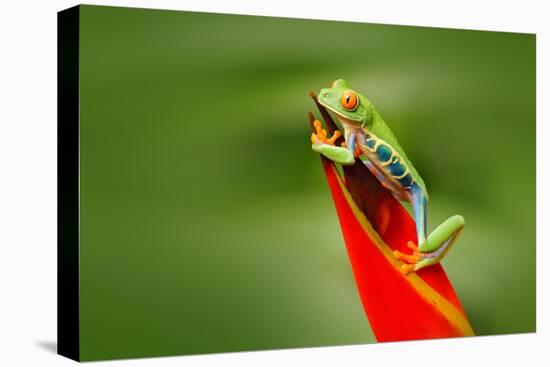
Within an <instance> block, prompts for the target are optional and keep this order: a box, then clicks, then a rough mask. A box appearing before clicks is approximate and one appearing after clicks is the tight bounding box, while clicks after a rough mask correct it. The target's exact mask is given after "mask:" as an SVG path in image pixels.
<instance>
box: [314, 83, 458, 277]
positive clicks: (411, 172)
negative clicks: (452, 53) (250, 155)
mask: <svg viewBox="0 0 550 367" xmlns="http://www.w3.org/2000/svg"><path fill="white" fill-rule="evenodd" d="M317 100H318V102H319V104H321V105H322V106H323V107H324V108H326V109H327V110H328V111H329V112H330V113H331V114H332V115H334V116H335V117H336V120H337V121H338V122H339V125H341V127H342V128H343V131H344V134H343V137H344V142H343V143H342V144H341V146H337V145H336V144H335V143H336V141H337V139H338V138H339V137H340V136H341V134H342V133H341V132H340V131H339V130H336V131H335V132H334V133H333V134H332V136H331V137H329V136H328V133H327V131H326V130H325V129H323V127H322V125H321V123H320V121H319V120H315V121H314V127H315V132H314V133H312V135H311V148H312V150H313V151H315V152H317V153H319V154H321V155H323V156H324V157H326V158H328V159H329V160H331V161H333V162H335V163H338V164H341V165H353V164H361V163H362V164H364V165H365V166H366V167H367V168H368V170H369V171H370V172H371V173H372V174H373V175H374V176H375V177H376V179H377V180H378V181H379V182H380V183H381V185H382V186H383V187H384V188H385V189H387V190H389V191H390V192H391V194H393V196H394V197H395V198H396V199H397V200H399V201H404V202H408V203H410V204H411V207H412V210H411V211H412V216H413V218H414V221H415V227H416V235H417V241H416V242H417V243H414V241H408V242H407V244H406V246H407V248H408V249H409V250H410V251H411V252H410V253H404V252H401V251H399V250H394V251H393V255H394V257H395V258H397V259H398V260H400V261H401V271H402V273H403V274H405V275H407V274H409V273H411V272H416V271H418V270H420V269H423V268H425V267H428V266H431V265H434V264H438V263H440V262H441V260H442V259H443V258H444V257H445V256H446V254H447V253H448V251H449V249H450V248H451V246H452V245H453V244H454V243H455V242H456V240H457V238H458V236H459V235H460V233H461V232H462V230H463V228H464V225H465V219H464V217H463V216H461V215H458V214H457V215H453V216H451V217H449V218H448V219H447V220H445V221H444V222H443V223H441V224H440V225H439V226H438V227H437V228H436V229H434V230H433V231H432V232H431V233H430V234H429V235H427V227H428V226H427V210H428V190H427V187H426V184H425V183H424V180H423V179H422V177H421V176H420V174H419V173H418V171H417V170H416V168H415V167H414V166H413V164H412V163H411V161H410V159H409V158H408V157H407V155H406V154H405V151H404V150H403V148H402V147H401V146H400V145H399V143H398V141H397V139H396V138H395V136H394V134H393V133H392V131H391V130H390V128H389V126H388V125H387V124H386V122H385V121H384V119H383V118H382V116H381V115H380V113H379V112H378V110H377V109H376V108H375V107H374V105H373V104H372V102H371V101H370V100H369V99H367V98H366V97H365V96H364V95H362V94H360V93H358V92H357V91H355V90H354V89H352V88H351V86H350V85H349V83H348V82H347V81H346V80H344V79H336V80H335V81H334V82H333V83H332V84H331V85H330V87H329V88H323V89H321V91H320V92H319V94H318V96H317Z"/></svg>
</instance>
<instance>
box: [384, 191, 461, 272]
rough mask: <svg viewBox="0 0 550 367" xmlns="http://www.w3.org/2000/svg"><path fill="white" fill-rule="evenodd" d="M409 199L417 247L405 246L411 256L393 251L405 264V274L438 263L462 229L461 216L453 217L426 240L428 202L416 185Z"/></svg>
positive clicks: (411, 244)
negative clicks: (409, 250)
mask: <svg viewBox="0 0 550 367" xmlns="http://www.w3.org/2000/svg"><path fill="white" fill-rule="evenodd" d="M411 198H412V200H411V201H412V207H413V214H414V219H415V222H416V233H417V237H418V245H415V244H414V243H413V242H412V241H409V243H408V244H407V246H408V247H409V248H410V249H411V250H413V253H412V254H411V255H407V254H403V253H401V252H400V251H397V250H395V251H394V255H395V257H397V258H398V259H400V260H402V261H404V262H405V264H403V265H402V267H401V269H402V270H403V272H404V273H405V274H407V273H409V272H411V271H417V270H420V269H422V268H424V267H426V266H430V265H433V264H437V263H439V262H440V261H441V260H442V259H443V257H445V255H446V254H447V252H448V251H449V249H450V248H451V246H452V245H453V244H454V243H455V241H456V239H457V238H458V236H459V235H460V233H461V232H462V229H463V228H464V218H463V217H462V216H461V215H454V216H452V217H450V218H448V219H447V220H446V221H445V222H443V223H442V224H440V225H439V226H438V227H437V228H436V229H435V230H434V231H433V232H432V233H431V234H430V235H429V236H428V238H426V228H427V224H426V215H427V202H428V201H427V198H426V195H425V194H424V192H423V191H422V190H420V189H419V187H418V186H417V185H416V183H415V184H413V186H412V187H411Z"/></svg>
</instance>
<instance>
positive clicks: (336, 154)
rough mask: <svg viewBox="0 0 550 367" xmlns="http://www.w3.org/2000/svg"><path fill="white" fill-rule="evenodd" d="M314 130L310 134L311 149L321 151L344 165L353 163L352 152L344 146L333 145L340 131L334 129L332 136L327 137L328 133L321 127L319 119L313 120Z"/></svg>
mask: <svg viewBox="0 0 550 367" xmlns="http://www.w3.org/2000/svg"><path fill="white" fill-rule="evenodd" d="M313 127H314V128H315V132H314V133H312V134H311V149H313V150H314V151H316V152H318V153H321V154H322V155H324V156H325V157H327V158H328V159H330V160H331V161H334V162H336V163H340V164H344V165H352V164H354V163H355V157H354V155H353V152H351V151H350V150H349V149H347V148H345V147H337V146H335V145H334V143H335V142H336V139H338V138H339V137H340V136H341V135H342V133H340V131H338V130H336V131H335V132H334V134H332V137H330V138H329V137H328V133H327V131H326V130H325V129H323V127H322V125H321V121H319V120H315V121H314V122H313Z"/></svg>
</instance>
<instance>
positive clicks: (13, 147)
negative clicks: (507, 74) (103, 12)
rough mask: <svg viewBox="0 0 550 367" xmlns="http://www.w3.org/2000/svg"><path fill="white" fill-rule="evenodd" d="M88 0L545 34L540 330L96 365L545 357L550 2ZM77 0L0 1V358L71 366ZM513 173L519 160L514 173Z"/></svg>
mask: <svg viewBox="0 0 550 367" xmlns="http://www.w3.org/2000/svg"><path fill="white" fill-rule="evenodd" d="M87 3H89V4H104V5H121V6H136V7H150V8H164V9H181V10H198V11H209V12H223V13H238V14H257V15H273V16H286V17H297V18H314V19H335V20H353V21H363V22H371V23H389V24H407V25H422V26H436V27H451V28H467V29H484V30H498V31H511V32H528V33H537V157H538V159H537V188H538V192H537V200H538V205H537V240H538V241H537V242H538V246H537V298H538V299H537V321H538V322H537V330H538V332H537V334H525V335H514V336H498V337H476V338H469V339H455V340H435V341H424V342H406V343H387V344H377V345H364V346H350V347H331V348H313V349H295V350H283V351H272V352H249V353H229V354H216V355H206V356H191V357H166V358H155V359H152V358H150V359H141V360H123V361H116V362H100V363H97V365H107V364H109V365H113V366H121V367H122V366H174V365H177V366H260V365H262V366H264V365H267V366H280V365H312V364H315V365H327V366H332V365H345V366H368V365H373V366H381V365H382V366H392V365H396V366H397V365H399V366H407V367H409V366H420V365H422V366H431V365H436V364H437V365H439V366H465V365H482V364H490V365H492V366H495V365H499V366H508V365H510V366H518V365H548V353H544V352H546V351H547V349H548V345H550V338H549V323H548V320H549V317H548V312H550V307H549V296H548V279H549V275H548V274H549V271H548V266H547V263H546V262H547V261H548V260H550V256H549V255H550V251H549V250H548V246H549V244H550V241H549V239H550V236H549V231H548V225H547V223H548V220H549V218H550V217H549V215H548V214H545V213H544V211H545V208H548V207H549V203H550V202H549V199H548V198H549V195H548V192H547V191H546V190H545V188H548V187H550V182H549V179H548V178H549V177H550V176H549V174H548V171H547V170H548V169H549V165H548V164H547V163H546V162H547V161H548V157H549V155H548V151H549V148H548V146H549V145H550V144H547V143H546V142H545V140H546V139H547V138H550V135H549V134H548V131H549V128H548V122H549V118H548V117H549V113H548V110H549V108H548V103H549V102H550V98H549V92H548V90H549V79H548V76H549V72H548V68H549V67H550V57H549V46H550V45H549V37H550V34H549V31H548V28H549V27H548V21H549V19H548V14H550V12H549V11H548V10H546V9H545V6H544V1H526V0H524V1H513V2H505V1H483V2H482V1H481V0H478V1H470V0H462V1H452V2H446V3H445V4H443V2H442V1H435V0H434V1H421V0H416V1H389V0H377V1H367V0H363V1H357V0H342V1H331V2H327V3H321V1H320V0H318V1H314V2H310V3H308V2H300V3H298V1H296V0H294V1H287V0H285V1H282V0H279V1H274V0H270V1H265V0H264V1H255V2H252V1H227V0H226V1H223V0H219V1H200V0H193V1H114V0H113V1H89V2H87ZM75 4H77V3H76V2H72V1H47V2H46V1H34V2H33V1H20V2H16V1H11V2H7V1H4V2H2V4H1V5H0V17H1V18H0V31H1V32H0V40H1V43H0V93H1V95H0V97H1V99H0V101H1V102H0V170H1V171H0V172H1V173H0V366H58V365H59V366H64V365H72V364H74V362H72V361H70V360H68V359H66V358H63V357H60V356H58V355H56V354H55V348H56V143H57V142H56V12H57V11H59V10H62V9H64V8H67V7H70V6H73V5H75ZM545 15H546V16H545ZM544 103H546V105H545V104H544ZM518 128H521V121H518ZM545 170H546V171H545ZM513 174H514V170H513V167H511V169H510V175H513ZM517 250H518V251H521V248H520V247H519V248H518V249H517ZM495 261H498V256H495ZM544 346H546V350H545V349H544ZM94 365H95V364H94Z"/></svg>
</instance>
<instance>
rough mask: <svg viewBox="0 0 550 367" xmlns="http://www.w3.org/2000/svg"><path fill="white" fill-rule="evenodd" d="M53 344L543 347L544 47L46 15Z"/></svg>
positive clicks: (118, 350) (438, 36)
mask: <svg viewBox="0 0 550 367" xmlns="http://www.w3.org/2000/svg"><path fill="white" fill-rule="evenodd" d="M58 40H59V42H58V116H59V125H58V167H59V168H58V185H59V190H58V192H59V197H58V200H59V210H58V212H59V217H58V233H59V242H58V304H59V306H58V348H59V353H60V354H62V355H64V356H67V357H69V358H73V359H75V360H81V361H91V360H105V359H119V358H139V357H154V356H168V355H186V354H200V353H218V352H235V351H251V350H268V349H281V348H303V347H319V346H333V345H349V344H368V343H376V342H387V341H408V340H426V339H434V338H456V337H475V336H478V335H498V334H510V333H528V332H535V331H536V327H535V325H536V319H535V314H536V312H535V311H536V310H535V300H536V294H535V281H536V279H535V191H536V190H535V189H536V188H535V161H536V157H535V59H536V50H535V44H536V38H535V35H534V34H519V33H505V32H487V31H474V30H458V29H443V28H429V27H411V26H396V25H383V24H366V23H353V22H335V21H323V20H307V19H289V18H273V17H259V16H244V15H229V14H211V13H198V12H186V11H168V10H151V9H137V8H118V7H105V6H88V5H80V6H77V7H74V8H71V9H67V10H65V11H62V12H60V13H59V15H58Z"/></svg>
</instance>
